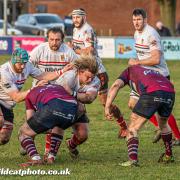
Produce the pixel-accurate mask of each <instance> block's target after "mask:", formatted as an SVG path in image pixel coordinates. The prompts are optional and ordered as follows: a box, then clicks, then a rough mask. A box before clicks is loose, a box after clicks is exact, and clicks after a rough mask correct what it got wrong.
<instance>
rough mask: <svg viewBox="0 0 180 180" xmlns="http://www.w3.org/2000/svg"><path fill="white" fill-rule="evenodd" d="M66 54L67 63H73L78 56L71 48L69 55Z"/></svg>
mask: <svg viewBox="0 0 180 180" xmlns="http://www.w3.org/2000/svg"><path fill="white" fill-rule="evenodd" d="M68 54H69V61H70V62H73V61H75V60H76V59H78V55H77V54H76V53H75V52H74V51H73V50H72V49H71V48H69V53H68Z"/></svg>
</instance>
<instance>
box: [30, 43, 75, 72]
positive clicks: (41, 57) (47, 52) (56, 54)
mask: <svg viewBox="0 0 180 180" xmlns="http://www.w3.org/2000/svg"><path fill="white" fill-rule="evenodd" d="M77 58H78V56H77V55H76V53H75V52H74V51H73V50H72V49H71V48H70V47H69V46H67V45H66V44H64V43H62V44H61V46H60V48H59V49H58V51H52V50H51V49H50V47H49V44H48V42H45V43H42V44H40V45H39V46H37V47H35V48H34V49H33V50H32V51H31V53H30V61H31V62H32V63H33V64H34V66H35V67H38V68H39V69H41V71H43V72H53V71H56V70H60V69H63V68H64V66H65V65H67V64H68V63H70V62H72V61H74V60H76V59H77Z"/></svg>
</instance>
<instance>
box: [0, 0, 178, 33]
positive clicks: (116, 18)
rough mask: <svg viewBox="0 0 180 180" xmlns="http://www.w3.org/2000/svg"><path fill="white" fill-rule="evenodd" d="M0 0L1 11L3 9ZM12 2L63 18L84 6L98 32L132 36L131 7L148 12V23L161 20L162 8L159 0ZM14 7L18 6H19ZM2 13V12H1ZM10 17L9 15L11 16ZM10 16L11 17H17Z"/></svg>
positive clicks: (22, 10)
mask: <svg viewBox="0 0 180 180" xmlns="http://www.w3.org/2000/svg"><path fill="white" fill-rule="evenodd" d="M2 1H3V0H0V12H2V11H1V9H2ZM9 6H10V7H11V8H10V9H11V11H12V12H13V13H12V14H14V16H13V17H14V19H15V17H17V15H18V14H22V13H25V12H28V13H36V12H48V13H56V14H59V15H60V16H61V17H62V18H63V17H64V16H66V15H68V14H69V13H70V12H71V11H72V9H74V8H79V7H81V8H84V9H85V10H86V12H87V18H88V22H89V23H90V24H91V25H92V26H93V27H94V29H95V30H96V32H97V34H98V35H112V36H124V35H126V36H132V35H133V33H134V29H133V26H132V11H133V9H134V8H137V7H142V8H144V9H145V10H146V11H147V13H148V22H149V24H151V25H153V26H155V23H156V22H157V20H160V9H159V5H158V3H157V0H127V1H124V0H111V1H110V0H93V1H92V0H81V1H79V0H38V1H37V0H9ZM13 7H16V10H15V8H14V11H16V12H14V11H13ZM176 8H177V11H176V22H177V23H178V22H180V12H179V11H178V9H180V1H179V0H178V1H177V7H176ZM0 17H2V14H0ZM9 19H10V18H9ZM14 19H11V21H14Z"/></svg>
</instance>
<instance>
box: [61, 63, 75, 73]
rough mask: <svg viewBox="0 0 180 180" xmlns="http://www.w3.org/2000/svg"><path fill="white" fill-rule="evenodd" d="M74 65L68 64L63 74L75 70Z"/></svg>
mask: <svg viewBox="0 0 180 180" xmlns="http://www.w3.org/2000/svg"><path fill="white" fill-rule="evenodd" d="M73 67H74V65H73V64H71V63H70V64H67V65H66V66H65V67H64V68H63V73H65V72H66V71H69V70H71V69H73Z"/></svg>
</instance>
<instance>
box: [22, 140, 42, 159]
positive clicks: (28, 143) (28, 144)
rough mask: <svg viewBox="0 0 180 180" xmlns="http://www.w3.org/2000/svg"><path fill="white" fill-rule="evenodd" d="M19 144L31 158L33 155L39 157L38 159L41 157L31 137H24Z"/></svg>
mask: <svg viewBox="0 0 180 180" xmlns="http://www.w3.org/2000/svg"><path fill="white" fill-rule="evenodd" d="M21 146H22V147H23V148H24V149H25V150H26V152H27V153H28V155H29V156H30V157H31V159H33V157H39V159H41V158H40V156H39V153H38V152H37V149H36V146H35V144H34V140H33V139H32V138H31V137H26V138H24V139H23V140H22V141H21Z"/></svg>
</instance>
